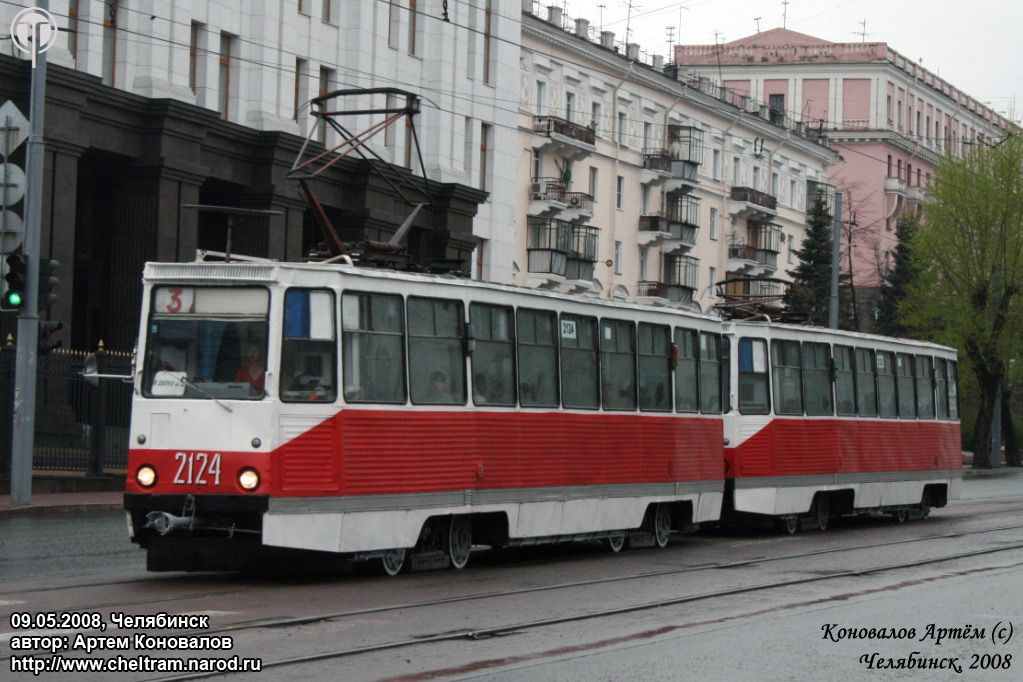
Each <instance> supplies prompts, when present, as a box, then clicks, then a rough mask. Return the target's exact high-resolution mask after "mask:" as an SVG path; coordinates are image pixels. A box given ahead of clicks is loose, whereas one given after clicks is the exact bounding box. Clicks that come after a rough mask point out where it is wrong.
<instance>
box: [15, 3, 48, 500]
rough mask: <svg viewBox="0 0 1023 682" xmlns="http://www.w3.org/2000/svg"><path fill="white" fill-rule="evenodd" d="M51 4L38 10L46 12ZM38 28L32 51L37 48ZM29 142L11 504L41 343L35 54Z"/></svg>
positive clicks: (40, 145) (20, 484) (19, 479)
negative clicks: (22, 298)
mask: <svg viewBox="0 0 1023 682" xmlns="http://www.w3.org/2000/svg"><path fill="white" fill-rule="evenodd" d="M49 5H50V3H49V0H40V1H39V2H37V3H36V6H37V7H39V8H41V9H49ZM38 31H39V28H38V27H36V35H35V40H34V42H33V49H35V46H37V45H39V44H40V40H39V32H38ZM30 107H31V108H30V110H29V119H30V121H31V132H30V134H29V138H28V151H27V157H28V159H27V173H26V175H27V176H28V186H27V188H26V196H25V243H24V247H23V248H22V254H23V255H24V256H25V304H24V307H23V308H22V309H21V314H20V315H18V350H17V356H16V358H15V362H16V363H17V368H16V370H15V380H14V382H15V383H14V424H13V428H12V429H11V431H12V434H13V435H12V439H11V502H12V503H13V504H30V503H31V502H32V448H33V446H34V440H35V414H36V354H37V352H38V341H39V309H38V299H39V247H40V235H41V233H42V216H43V210H42V209H43V151H44V147H45V143H44V141H43V122H44V117H45V108H46V53H45V52H38V51H37V54H36V65H35V68H34V69H32V94H31V104H30Z"/></svg>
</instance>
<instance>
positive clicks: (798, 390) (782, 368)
mask: <svg viewBox="0 0 1023 682" xmlns="http://www.w3.org/2000/svg"><path fill="white" fill-rule="evenodd" d="M740 357H742V355H741V350H740ZM771 364H772V365H773V366H774V411H775V413H777V414H803V393H802V387H801V386H800V383H799V342H798V341H772V342H771ZM739 385H740V386H741V385H742V382H740V383H739Z"/></svg>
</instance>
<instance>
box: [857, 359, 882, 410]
mask: <svg viewBox="0 0 1023 682" xmlns="http://www.w3.org/2000/svg"><path fill="white" fill-rule="evenodd" d="M876 366H877V359H876V358H875V357H874V351H872V350H869V349H867V348H857V349H856V412H857V414H859V415H860V416H861V417H876V416H877V378H876V377H875V375H874V370H875V367H876Z"/></svg>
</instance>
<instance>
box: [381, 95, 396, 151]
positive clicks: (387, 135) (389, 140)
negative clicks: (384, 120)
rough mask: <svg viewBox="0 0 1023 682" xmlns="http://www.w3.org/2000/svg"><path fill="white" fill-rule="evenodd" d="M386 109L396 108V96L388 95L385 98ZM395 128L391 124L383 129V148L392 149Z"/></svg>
mask: <svg viewBox="0 0 1023 682" xmlns="http://www.w3.org/2000/svg"><path fill="white" fill-rule="evenodd" d="M386 103H387V108H388V109H396V108H397V107H398V96H397V95H388V96H387V102H386ZM395 128H396V126H395V125H394V124H393V123H392V124H391V125H389V126H387V127H386V128H384V146H385V147H393V146H394V142H395V137H396V136H395Z"/></svg>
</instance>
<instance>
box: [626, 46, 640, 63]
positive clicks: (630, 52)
mask: <svg viewBox="0 0 1023 682" xmlns="http://www.w3.org/2000/svg"><path fill="white" fill-rule="evenodd" d="M625 56H626V57H627V58H628V59H631V60H633V61H639V43H629V44H628V45H626V46H625Z"/></svg>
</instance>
